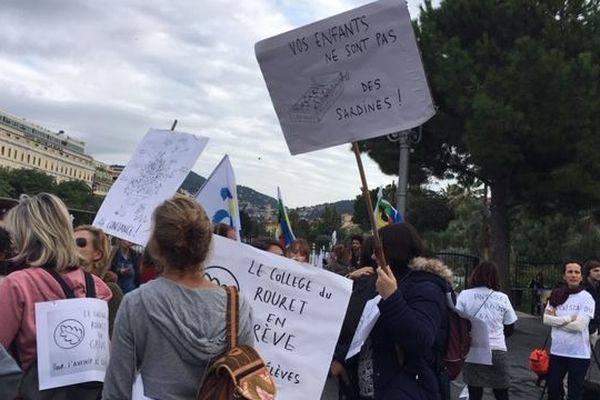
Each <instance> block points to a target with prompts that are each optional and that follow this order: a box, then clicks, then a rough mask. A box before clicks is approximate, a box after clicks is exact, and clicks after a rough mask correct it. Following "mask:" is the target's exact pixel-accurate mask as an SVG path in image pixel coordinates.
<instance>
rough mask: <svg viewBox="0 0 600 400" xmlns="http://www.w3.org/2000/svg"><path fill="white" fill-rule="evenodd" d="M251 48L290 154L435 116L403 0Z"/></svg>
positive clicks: (359, 10)
mask: <svg viewBox="0 0 600 400" xmlns="http://www.w3.org/2000/svg"><path fill="white" fill-rule="evenodd" d="M255 53H256V58H257V60H258V63H259V64H260V68H261V70H262V74H263V77H264V79H265V83H266V85H267V88H268V90H269V94H270V95H271V100H272V102H273V106H274V108H275V112H276V113H277V117H278V118H279V122H280V124H281V128H282V130H283V135H284V136H285V140H286V142H287V145H288V147H289V150H290V153H291V154H300V153H306V152H309V151H314V150H319V149H323V148H327V147H331V146H335V145H339V144H342V143H349V142H353V141H357V140H363V139H369V138H373V137H377V136H382V135H386V134H389V133H393V132H398V131H402V130H407V129H411V128H414V127H416V126H419V125H421V124H423V123H424V122H425V121H427V120H428V119H429V118H431V117H432V116H433V115H434V114H435V110H434V106H433V102H432V99H431V95H430V93H429V87H428V85H427V79H426V77H425V72H424V70H423V65H422V62H421V57H420V54H419V50H418V48H417V44H416V40H415V35H414V32H413V28H412V22H411V20H410V15H409V13H408V8H407V4H406V1H400V0H381V1H377V2H374V3H371V4H367V5H365V6H363V7H359V8H356V9H354V10H351V11H347V12H344V13H342V14H339V15H336V16H334V17H331V18H327V19H324V20H322V21H318V22H315V23H312V24H310V25H306V26H304V27H301V28H298V29H295V30H292V31H289V32H286V33H284V34H281V35H278V36H275V37H272V38H269V39H265V40H263V41H260V42H258V43H257V44H256V45H255Z"/></svg>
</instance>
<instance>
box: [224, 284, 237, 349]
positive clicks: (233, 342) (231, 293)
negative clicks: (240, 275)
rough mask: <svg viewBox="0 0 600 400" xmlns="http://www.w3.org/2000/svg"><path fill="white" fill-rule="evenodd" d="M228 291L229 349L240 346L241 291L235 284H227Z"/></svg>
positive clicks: (226, 289)
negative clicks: (239, 291)
mask: <svg viewBox="0 0 600 400" xmlns="http://www.w3.org/2000/svg"><path fill="white" fill-rule="evenodd" d="M225 291H226V292H227V346H228V347H227V351H229V350H231V349H233V348H234V347H237V346H238V339H239V338H238V332H239V293H238V291H237V289H236V288H235V287H234V286H226V287H225Z"/></svg>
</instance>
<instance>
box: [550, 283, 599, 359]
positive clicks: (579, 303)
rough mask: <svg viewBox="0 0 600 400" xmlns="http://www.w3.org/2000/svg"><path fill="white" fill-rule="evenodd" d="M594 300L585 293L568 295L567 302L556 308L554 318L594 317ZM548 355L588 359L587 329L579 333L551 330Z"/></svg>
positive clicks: (589, 350) (588, 339)
mask: <svg viewBox="0 0 600 400" xmlns="http://www.w3.org/2000/svg"><path fill="white" fill-rule="evenodd" d="M594 307H595V302H594V298H593V297H592V295H591V294H589V293H588V292H587V291H585V290H582V291H581V292H579V293H575V294H571V295H569V298H568V299H567V301H565V302H564V303H563V304H561V305H560V306H558V307H556V316H557V317H564V316H572V315H579V314H582V315H585V316H587V317H589V318H590V319H592V318H593V317H594ZM550 353H551V354H554V355H555V356H562V357H571V358H581V359H589V358H590V357H591V356H592V353H591V349H590V334H589V332H588V329H587V327H586V328H585V329H584V330H583V331H581V332H572V331H568V330H566V329H563V328H561V327H553V328H552V346H551V347H550Z"/></svg>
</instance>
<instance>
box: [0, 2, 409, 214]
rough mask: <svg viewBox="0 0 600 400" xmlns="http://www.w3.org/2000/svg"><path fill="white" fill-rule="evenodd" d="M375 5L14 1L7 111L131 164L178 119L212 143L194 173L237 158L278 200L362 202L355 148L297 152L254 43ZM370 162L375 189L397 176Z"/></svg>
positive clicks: (6, 21) (244, 180)
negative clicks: (155, 131)
mask: <svg viewBox="0 0 600 400" xmlns="http://www.w3.org/2000/svg"><path fill="white" fill-rule="evenodd" d="M366 3H368V1H362V0H331V1H327V2H323V1H317V0H302V1H300V0H297V1H292V0H248V1H243V2H239V1H237V0H236V1H233V0H215V1H203V2H190V1H188V0H130V1H120V0H109V1H103V2H91V1H89V2H82V1H78V0H65V1H61V2H60V3H56V2H46V1H42V2H40V1H37V0H5V1H3V5H2V14H0V41H1V42H2V46H0V109H2V110H5V111H8V112H10V113H12V114H15V115H18V116H22V117H24V118H27V119H28V120H31V121H33V122H35V123H37V124H39V125H42V126H45V127H48V128H50V129H53V130H59V129H62V130H65V131H66V132H67V134H69V135H71V136H73V137H76V138H78V139H81V140H84V141H85V142H86V150H87V152H88V153H90V154H91V155H93V156H94V157H95V158H97V159H99V160H102V161H105V162H108V163H126V162H127V161H128V159H129V156H130V154H131V152H132V151H133V149H134V148H135V146H136V145H137V143H138V142H139V140H140V139H141V137H142V136H143V135H144V133H145V132H146V131H147V130H148V128H150V127H157V128H169V127H170V125H171V123H172V121H173V120H174V119H177V120H179V125H178V129H179V130H183V131H188V132H191V133H195V134H198V135H203V136H208V137H210V138H211V140H210V142H209V145H208V147H207V149H206V150H205V152H204V153H203V154H202V156H201V157H200V159H199V161H198V162H197V163H196V166H195V168H194V170H195V171H196V172H198V173H200V174H202V175H204V176H207V175H208V174H210V172H211V171H212V169H213V168H214V167H215V166H216V164H217V163H218V161H219V160H220V159H221V157H222V156H223V154H225V153H228V154H229V155H230V158H231V160H232V164H233V166H234V168H235V172H236V175H237V179H238V183H239V184H242V185H245V186H250V187H252V188H254V189H256V190H258V191H260V192H263V193H265V194H268V195H272V196H274V195H275V194H276V187H277V185H279V186H281V188H282V190H283V192H284V195H285V198H286V203H287V204H288V205H290V206H300V205H311V204H316V203H322V202H326V201H336V200H342V199H350V198H354V197H355V196H356V195H357V194H359V192H360V190H359V188H360V182H359V180H358V172H357V167H356V163H355V161H354V155H353V154H352V153H351V152H350V151H349V145H344V146H338V147H336V148H331V149H327V150H322V151H318V152H315V153H311V154H306V155H301V156H295V157H292V156H291V155H290V154H289V152H288V150H287V146H286V144H285V141H284V139H283V135H282V133H281V129H280V127H279V124H278V122H277V119H276V115H275V112H274V110H273V107H272V105H271V103H270V99H269V96H268V93H267V90H266V86H265V84H264V81H263V78H262V75H261V73H260V69H259V67H258V64H257V62H256V59H255V56H254V44H255V43H256V42H257V41H258V40H261V39H264V38H266V37H269V36H273V35H275V34H278V33H282V32H284V31H287V30H290V29H292V28H294V27H298V26H300V25H303V24H306V23H310V22H313V21H315V20H317V19H321V18H325V17H328V16H330V15H333V14H336V13H339V12H342V11H345V10H348V9H350V8H353V7H356V6H359V5H362V4H366ZM409 3H411V4H410V6H411V13H413V15H414V10H416V9H415V8H414V4H417V2H416V1H411V2H409ZM413 3H414V4H413ZM363 161H364V162H365V166H366V168H367V174H368V179H369V182H370V185H371V186H373V187H375V186H376V185H379V184H387V183H390V182H391V181H392V180H393V179H394V178H393V177H390V176H385V175H383V174H382V173H381V172H380V171H379V170H378V168H377V166H376V165H375V163H374V162H372V161H371V160H368V159H367V158H366V156H365V158H364V160H363Z"/></svg>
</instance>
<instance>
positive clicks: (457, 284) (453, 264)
mask: <svg viewBox="0 0 600 400" xmlns="http://www.w3.org/2000/svg"><path fill="white" fill-rule="evenodd" d="M434 256H435V257H437V258H439V259H440V260H442V261H443V262H444V264H446V265H447V266H448V267H450V269H451V270H452V272H453V273H454V290H455V291H457V292H458V291H461V290H462V289H464V288H465V284H466V282H467V278H468V277H469V275H470V274H471V271H473V268H475V267H476V266H477V264H479V257H477V256H472V255H470V254H462V253H453V252H440V253H435V254H434Z"/></svg>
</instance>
